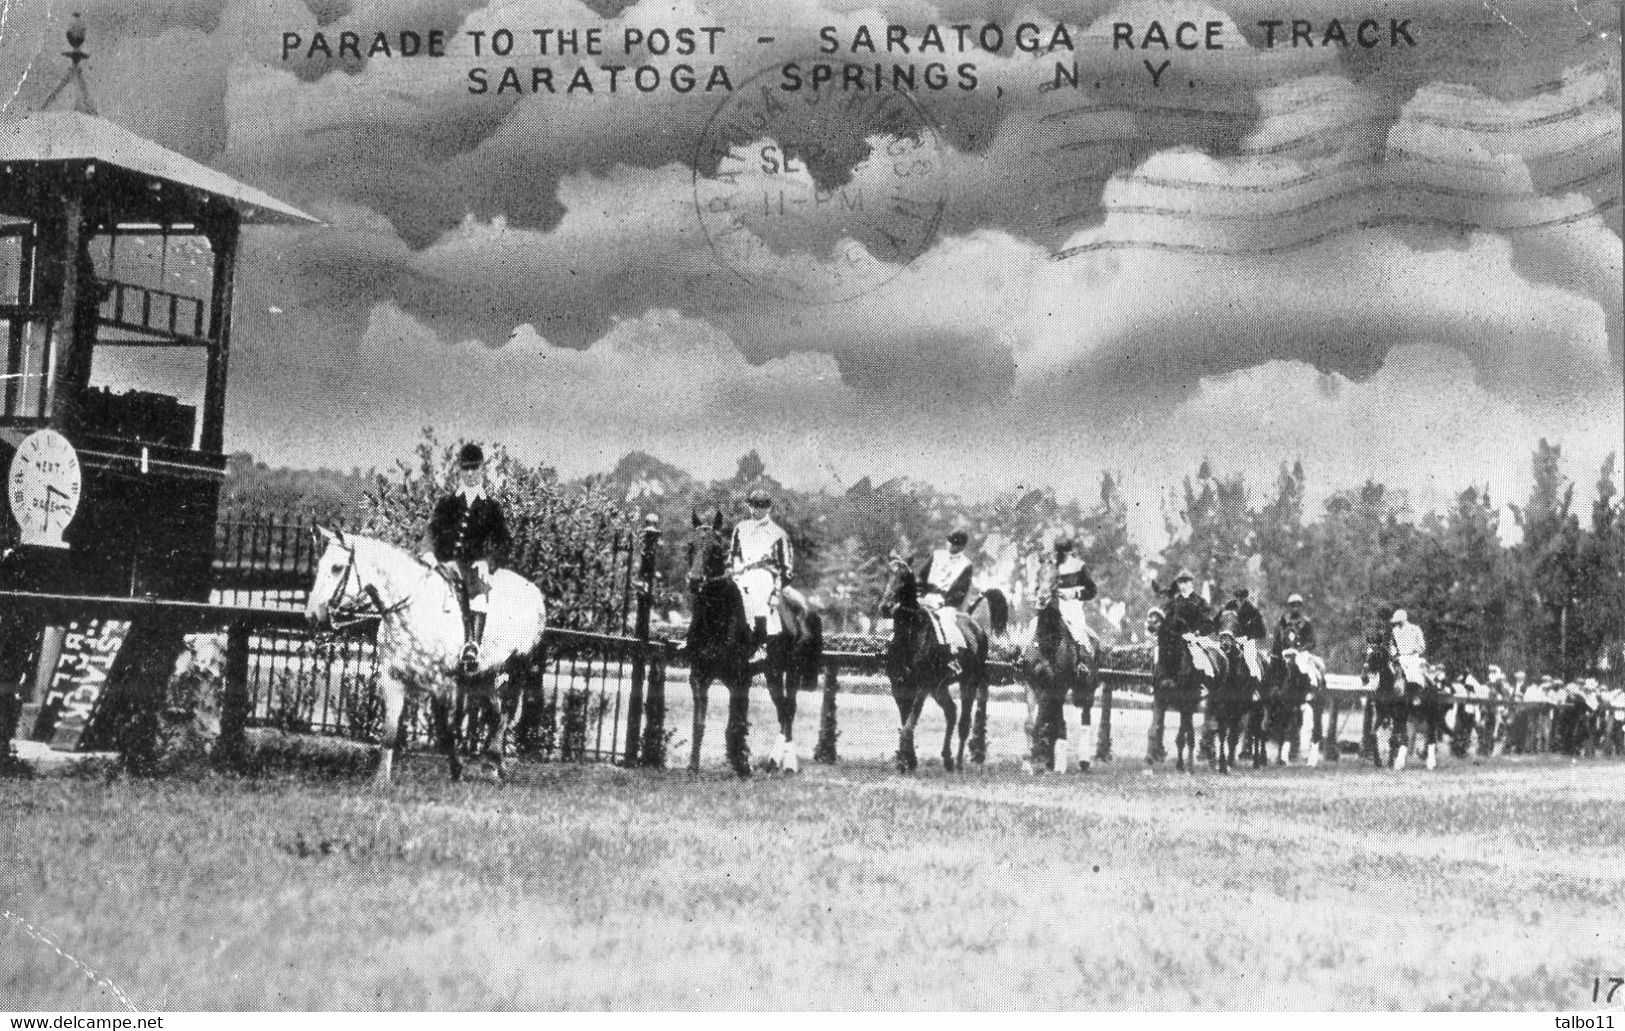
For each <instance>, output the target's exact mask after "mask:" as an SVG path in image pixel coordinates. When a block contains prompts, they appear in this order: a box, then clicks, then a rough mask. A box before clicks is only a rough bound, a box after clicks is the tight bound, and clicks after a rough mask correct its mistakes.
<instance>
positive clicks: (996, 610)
mask: <svg viewBox="0 0 1625 1031" xmlns="http://www.w3.org/2000/svg"><path fill="white" fill-rule="evenodd" d="M982 600H984V601H986V602H987V616H988V622H989V625H991V626H992V628H993V633H994V634H995V635H1002V634H1003V633H1004V632H1005V631H1006V630H1007V629H1009V627H1010V602H1009V600H1008V599H1007V598H1005V596H1004V592H1003V591H1001V590H999V589H998V588H997V587H995V588H993V589H992V590H990V591H985V592H983V594H982Z"/></svg>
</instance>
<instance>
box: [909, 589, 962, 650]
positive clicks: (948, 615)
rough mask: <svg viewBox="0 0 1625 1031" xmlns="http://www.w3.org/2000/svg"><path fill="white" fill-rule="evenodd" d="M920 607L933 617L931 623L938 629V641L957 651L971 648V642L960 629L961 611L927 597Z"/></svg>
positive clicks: (923, 599) (922, 600) (921, 601)
mask: <svg viewBox="0 0 1625 1031" xmlns="http://www.w3.org/2000/svg"><path fill="white" fill-rule="evenodd" d="M920 607H921V608H922V609H924V610H925V613H926V615H928V616H930V617H931V623H932V625H934V626H935V627H936V628H937V640H939V641H941V642H942V643H943V644H945V645H947V646H948V647H949V648H952V649H953V650H955V651H958V650H959V649H961V648H969V647H970V642H969V641H967V640H965V635H964V633H963V632H961V631H960V629H959V610H958V609H956V608H954V607H953V606H951V605H944V604H942V603H941V602H940V601H937V600H935V599H934V598H933V597H932V596H930V595H927V596H926V597H925V598H922V599H921V600H920Z"/></svg>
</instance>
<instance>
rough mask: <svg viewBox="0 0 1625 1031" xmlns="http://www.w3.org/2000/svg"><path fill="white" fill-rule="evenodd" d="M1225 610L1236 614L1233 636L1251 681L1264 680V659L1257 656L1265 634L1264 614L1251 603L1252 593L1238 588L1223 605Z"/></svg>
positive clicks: (1243, 588)
mask: <svg viewBox="0 0 1625 1031" xmlns="http://www.w3.org/2000/svg"><path fill="white" fill-rule="evenodd" d="M1224 607H1225V610H1226V611H1230V612H1234V613H1235V614H1236V622H1235V635H1236V638H1237V642H1238V643H1239V644H1240V646H1241V657H1242V661H1244V662H1246V663H1247V669H1248V670H1249V671H1250V672H1251V673H1252V675H1253V679H1255V680H1263V679H1264V659H1263V656H1262V655H1260V654H1259V649H1260V648H1261V647H1262V646H1263V643H1264V638H1265V637H1266V636H1268V635H1267V633H1266V632H1265V630H1264V614H1263V613H1262V612H1260V611H1258V606H1257V605H1254V604H1253V602H1252V592H1251V591H1249V590H1247V588H1245V587H1238V588H1236V590H1235V594H1234V595H1233V596H1232V597H1231V599H1230V600H1229V601H1227V602H1225V604H1224Z"/></svg>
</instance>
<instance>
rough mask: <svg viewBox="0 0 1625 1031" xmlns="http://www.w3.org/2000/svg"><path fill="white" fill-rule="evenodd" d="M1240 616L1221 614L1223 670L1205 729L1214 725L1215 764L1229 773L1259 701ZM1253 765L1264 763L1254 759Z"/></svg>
mask: <svg viewBox="0 0 1625 1031" xmlns="http://www.w3.org/2000/svg"><path fill="white" fill-rule="evenodd" d="M1238 623H1239V619H1238V617H1237V616H1236V614H1235V613H1234V612H1225V613H1223V614H1221V615H1220V616H1219V650H1220V651H1221V652H1223V654H1224V660H1225V661H1224V672H1223V675H1222V676H1219V677H1216V678H1214V681H1213V685H1212V689H1211V690H1210V691H1209V692H1208V696H1207V715H1206V718H1205V719H1204V721H1203V732H1204V734H1206V733H1208V727H1209V726H1211V727H1212V728H1213V729H1212V734H1213V736H1214V741H1213V750H1214V756H1213V758H1214V763H1215V765H1216V766H1217V767H1218V770H1219V772H1220V773H1229V772H1230V769H1231V767H1233V766H1235V765H1236V749H1237V747H1238V746H1239V745H1240V744H1241V736H1242V731H1243V730H1245V729H1246V727H1247V725H1248V723H1249V722H1250V721H1251V720H1252V717H1253V714H1254V713H1255V712H1256V711H1257V706H1258V704H1259V688H1260V685H1259V682H1258V678H1257V677H1255V676H1254V675H1253V671H1252V669H1251V668H1250V667H1249V666H1248V665H1247V659H1246V656H1245V655H1243V654H1242V648H1243V643H1242V638H1241V637H1240V636H1239V635H1238V633H1237V629H1238V626H1237V624H1238ZM1254 765H1255V766H1257V765H1261V763H1258V762H1256V761H1255V762H1254Z"/></svg>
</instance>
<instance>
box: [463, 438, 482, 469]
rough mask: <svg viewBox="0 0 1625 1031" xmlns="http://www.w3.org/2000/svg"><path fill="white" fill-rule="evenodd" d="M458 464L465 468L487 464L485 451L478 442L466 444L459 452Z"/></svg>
mask: <svg viewBox="0 0 1625 1031" xmlns="http://www.w3.org/2000/svg"><path fill="white" fill-rule="evenodd" d="M457 464H458V466H460V467H461V468H464V469H478V468H479V467H480V466H482V465H484V464H485V452H484V451H482V450H480V446H479V445H478V444H464V445H463V447H462V450H460V451H458V452H457Z"/></svg>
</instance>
